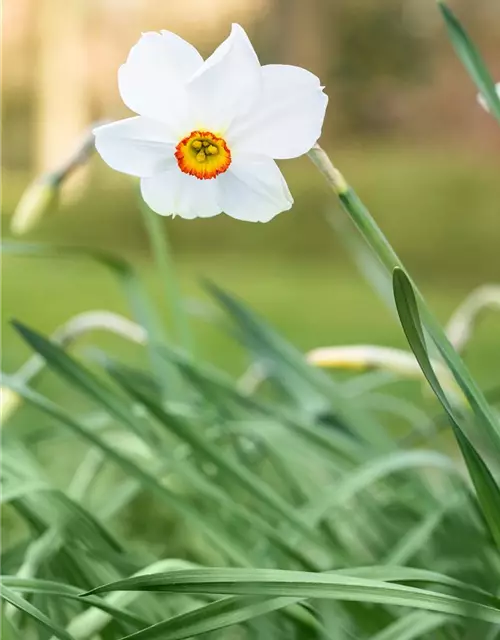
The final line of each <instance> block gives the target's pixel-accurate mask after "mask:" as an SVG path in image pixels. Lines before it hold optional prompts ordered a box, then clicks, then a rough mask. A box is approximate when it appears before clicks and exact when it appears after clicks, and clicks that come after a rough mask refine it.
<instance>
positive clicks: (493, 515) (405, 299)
mask: <svg viewBox="0 0 500 640" xmlns="http://www.w3.org/2000/svg"><path fill="white" fill-rule="evenodd" d="M393 278H394V280H393V282H394V297H395V299H396V307H397V310H398V314H399V318H400V320H401V324H402V326H403V330H404V332H405V334H406V337H407V339H408V343H409V345H410V347H411V349H412V351H413V353H414V354H415V357H416V358H417V360H418V363H419V365H420V367H421V369H422V372H423V374H424V375H425V377H426V378H427V381H428V382H429V384H430V386H431V388H432V390H433V391H434V393H435V394H436V397H437V398H438V399H439V401H440V402H441V404H442V405H443V408H444V410H445V411H446V413H447V414H448V417H449V418H450V421H451V424H452V428H453V433H454V435H455V438H456V440H457V442H458V445H459V447H460V450H461V452H462V455H463V457H464V460H465V463H466V465H467V469H468V471H469V474H470V476H471V479H472V482H473V484H474V487H475V489H476V494H477V499H478V502H479V505H480V508H481V511H482V513H483V515H484V518H485V520H486V522H487V524H488V526H489V529H490V531H491V534H492V536H493V539H494V540H495V542H496V544H497V546H500V490H499V487H498V485H497V483H496V481H495V479H494V477H493V475H492V474H491V472H490V470H489V469H488V467H487V465H486V464H485V462H484V461H483V459H482V458H481V456H480V455H479V453H478V452H477V450H476V449H475V447H474V446H473V444H472V443H471V441H470V440H469V437H468V435H467V423H464V419H463V416H462V414H461V413H459V412H458V411H457V409H456V408H455V407H454V406H452V405H451V404H450V402H449V401H448V398H447V397H446V394H445V393H444V391H443V389H442V387H441V385H440V383H439V380H438V379H437V376H436V374H435V373H434V370H433V368H432V364H431V361H430V358H429V355H428V353H427V348H426V345H425V338H424V332H423V328H422V324H421V322H420V314H419V310H418V306H417V301H416V298H415V294H414V292H413V287H412V285H411V282H410V280H409V278H408V276H407V275H406V274H405V273H404V271H403V270H402V269H395V270H394V276H393Z"/></svg>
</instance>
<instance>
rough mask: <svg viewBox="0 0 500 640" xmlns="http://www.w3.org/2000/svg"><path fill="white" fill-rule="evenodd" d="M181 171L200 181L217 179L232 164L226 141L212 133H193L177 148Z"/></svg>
mask: <svg viewBox="0 0 500 640" xmlns="http://www.w3.org/2000/svg"><path fill="white" fill-rule="evenodd" d="M175 157H176V158H177V164H178V165H179V169H180V170H181V171H182V172H184V173H188V174H189V175H190V176H195V177H196V178H198V179H199V180H210V179H211V178H216V177H217V176H218V175H219V174H220V173H224V171H227V169H228V167H229V165H230V164H231V151H230V150H229V148H228V146H227V144H226V141H225V140H224V139H223V138H219V136H216V135H214V134H213V133H211V132H210V131H193V132H191V133H190V134H189V135H188V136H186V137H185V138H183V139H182V140H181V141H180V142H179V144H178V145H177V146H176V148H175Z"/></svg>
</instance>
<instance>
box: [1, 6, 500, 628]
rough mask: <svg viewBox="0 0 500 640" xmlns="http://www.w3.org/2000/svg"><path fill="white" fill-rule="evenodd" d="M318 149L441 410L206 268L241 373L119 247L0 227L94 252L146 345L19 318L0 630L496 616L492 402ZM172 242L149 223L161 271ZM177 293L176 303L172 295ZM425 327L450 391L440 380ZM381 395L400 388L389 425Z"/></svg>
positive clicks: (439, 621)
mask: <svg viewBox="0 0 500 640" xmlns="http://www.w3.org/2000/svg"><path fill="white" fill-rule="evenodd" d="M450 16H451V14H449V13H446V12H445V17H446V18H447V20H451V18H450ZM453 20H456V19H455V18H453ZM450 24H452V27H453V29H455V34H456V33H460V34H461V33H462V31H459V29H458V27H457V24H456V23H455V22H453V23H450ZM461 37H462V36H461ZM464 42H466V44H467V43H468V41H465V40H464V39H463V37H462V39H461V40H460V43H461V46H462V45H463V43H464ZM469 49H470V48H469ZM474 60H475V61H476V62H477V58H474ZM476 72H477V65H476V66H475V67H474V69H472V73H473V75H474V73H476ZM318 158H319V159H318ZM316 160H317V164H318V166H320V168H321V170H322V171H323V173H325V175H326V176H327V178H329V179H330V181H331V182H332V187H333V188H334V190H335V191H336V193H337V194H338V195H339V198H340V201H341V203H342V205H343V207H344V209H345V211H346V213H347V214H348V215H349V217H350V218H351V220H352V222H354V224H355V225H356V226H357V227H358V229H359V231H360V232H361V235H362V236H363V238H364V241H366V245H365V244H363V243H361V242H360V239H359V238H358V237H356V238H355V239H354V237H353V236H352V229H351V227H350V226H348V227H345V228H344V227H342V231H341V233H342V237H343V239H344V240H345V241H346V245H347V246H348V247H349V248H350V249H351V250H352V251H353V253H354V254H355V260H356V261H357V264H358V266H360V268H361V270H362V271H363V272H364V273H365V275H366V276H367V277H368V280H369V281H370V282H371V284H372V285H373V286H374V288H375V289H377V291H378V292H379V294H380V295H381V297H382V298H383V300H384V302H386V303H387V302H388V300H387V291H388V289H387V284H388V283H389V279H390V277H391V276H392V284H393V290H394V298H395V302H396V309H397V312H398V315H399V319H400V322H401V325H402V327H403V330H404V333H405V335H406V337H407V340H408V343H409V344H410V347H411V349H412V351H413V353H414V354H415V357H416V359H417V362H418V363H419V365H420V368H421V370H422V373H423V376H424V377H425V378H426V379H427V381H428V383H429V385H430V387H431V389H432V391H433V393H434V395H435V396H436V398H437V400H438V402H439V406H440V407H441V410H442V411H444V414H443V413H437V414H436V408H435V406H432V407H431V410H430V411H429V410H428V408H427V410H422V408H421V407H416V406H414V404H413V403H412V402H411V400H408V399H403V400H402V399H401V398H399V397H398V396H397V395H396V394H395V392H396V393H397V389H398V388H397V387H395V388H393V387H389V386H388V378H387V376H384V374H383V373H381V372H377V373H375V374H373V373H372V374H364V375H363V374H356V375H354V377H351V378H348V379H347V380H346V379H345V378H343V377H341V376H330V375H327V374H326V373H324V372H323V371H320V370H318V369H313V368H312V367H311V366H310V365H309V364H307V362H306V361H305V359H304V357H303V355H302V353H301V352H300V351H299V350H298V349H297V348H295V347H294V346H293V345H292V344H290V343H289V342H288V341H287V340H286V339H285V338H284V337H283V336H281V335H280V334H279V333H278V332H277V331H276V330H275V329H273V328H272V327H271V326H270V325H269V324H268V323H267V322H266V321H265V320H263V319H262V318H261V317H260V316H259V315H258V314H256V313H255V312H254V311H252V310H250V309H249V308H248V307H247V306H246V305H245V304H244V303H243V302H241V300H239V299H238V298H237V297H235V296H233V295H232V294H230V293H228V292H227V291H225V290H223V289H221V288H219V287H217V286H216V285H214V284H212V283H209V284H207V285H206V288H207V290H208V294H209V295H210V296H211V298H212V300H213V301H215V303H216V304H217V305H218V306H219V307H220V309H221V311H222V314H223V317H224V319H225V320H227V321H229V323H230V326H231V330H230V335H231V336H232V337H233V338H234V337H236V339H237V340H238V342H239V343H240V344H241V345H242V347H243V349H244V351H245V353H246V356H247V359H248V361H250V362H251V364H252V369H251V371H252V372H253V374H254V379H253V380H252V379H251V377H249V376H246V377H245V378H244V379H243V380H242V379H239V380H238V379H236V378H234V377H232V376H231V375H229V374H228V373H227V372H225V371H223V370H220V369H218V368H217V367H215V366H214V365H213V364H212V363H211V362H208V361H206V360H205V359H204V358H203V357H201V356H199V355H197V356H194V355H193V353H192V351H191V350H189V351H188V350H186V349H185V344H184V345H183V348H182V349H177V348H175V347H174V346H173V345H172V344H170V343H168V342H167V341H166V338H165V334H164V332H163V330H162V327H161V326H160V322H159V320H158V317H159V314H157V312H156V309H155V308H154V306H153V305H152V304H151V302H150V300H149V297H148V296H147V295H146V292H145V289H144V285H143V283H142V281H141V279H140V277H139V276H138V274H137V273H136V271H135V270H134V269H133V268H132V267H131V266H130V265H129V264H128V263H127V262H125V261H123V260H117V259H115V258H114V257H113V256H110V255H108V254H107V253H103V252H100V251H96V250H82V249H71V248H67V249H60V248H59V249H58V248H56V247H54V246H48V245H46V246H40V245H21V244H14V245H7V250H8V251H10V252H11V253H16V252H17V253H22V254H29V255H37V254H44V255H56V256H58V257H61V255H62V256H66V257H73V258H76V259H80V260H81V259H82V258H83V259H84V260H89V259H90V260H91V261H92V262H97V264H98V265H99V266H100V267H102V266H105V267H106V268H107V269H109V270H110V271H111V273H113V274H114V276H115V277H116V278H117V280H118V282H119V283H120V284H121V285H122V288H123V292H124V294H125V297H126V298H127V301H128V303H129V305H130V309H131V310H132V313H133V314H134V318H135V319H136V320H137V322H138V323H139V324H140V327H141V329H142V332H141V335H145V336H146V338H145V339H144V340H142V341H141V346H140V347H137V348H138V349H139V350H140V351H141V353H142V352H144V354H143V356H144V357H143V358H142V359H141V362H142V364H141V365H138V364H137V363H136V364H134V366H131V365H130V363H128V362H125V361H124V360H125V358H120V359H118V358H115V357H112V356H111V355H110V354H109V353H106V352H103V351H102V350H100V349H98V348H96V347H95V346H94V348H91V349H87V350H86V351H85V352H83V353H82V354H80V355H79V356H78V357H77V356H74V355H70V354H69V353H68V352H67V350H65V349H64V348H63V346H62V345H61V344H59V343H58V342H57V341H56V340H54V339H49V338H47V337H45V336H43V335H42V334H41V333H39V332H38V331H35V330H33V329H31V328H29V327H27V326H26V325H25V324H23V323H20V322H15V323H14V327H15V329H16V331H17V332H18V334H19V335H20V336H21V337H22V338H23V340H24V341H25V342H26V343H27V345H29V347H30V348H31V350H33V352H35V354H37V356H38V358H41V359H42V365H40V360H37V363H38V364H37V368H36V371H37V373H38V377H37V378H36V379H35V378H34V376H31V378H33V380H32V382H30V376H27V375H26V372H24V373H23V371H21V373H17V374H13V375H3V377H2V388H3V390H5V389H8V390H10V392H11V393H12V394H14V395H13V396H11V398H15V399H16V401H17V405H16V406H15V407H14V410H17V411H19V412H26V418H27V422H28V425H29V428H27V429H26V428H25V429H22V430H18V429H15V428H13V427H14V422H13V421H11V420H10V419H9V417H8V416H7V420H6V423H5V427H4V432H3V461H2V462H3V465H2V480H3V485H4V486H3V494H2V504H3V506H4V509H5V513H6V514H8V515H9V516H10V517H12V518H15V519H16V521H17V522H18V523H19V524H20V531H21V533H20V534H19V535H18V536H17V537H16V538H15V540H14V541H13V542H12V543H11V544H9V545H7V546H5V547H4V549H3V551H2V565H3V571H4V572H5V574H6V575H5V576H3V578H2V583H1V590H0V597H1V598H2V599H3V600H4V602H5V606H4V608H3V612H2V616H3V618H2V626H3V630H4V632H5V634H6V637H8V638H10V637H12V638H20V637H22V638H23V639H25V640H32V639H33V640H36V639H37V638H39V639H40V640H45V639H46V638H47V639H49V638H59V639H61V640H96V639H98V640H124V639H125V638H129V639H132V638H134V639H135V640H154V639H156V638H158V640H160V639H162V640H166V639H169V640H175V639H176V640H180V639H181V638H188V637H196V636H204V637H217V638H221V639H222V640H225V639H227V640H233V639H236V638H248V639H252V638H261V637H264V638H281V637H283V638H297V639H298V640H299V639H302V638H304V639H305V638H318V639H319V638H332V639H334V638H335V639H336V640H344V639H345V640H348V639H349V638H353V637H355V638H367V639H368V638H371V639H372V640H411V639H413V638H424V637H425V638H436V640H455V639H456V638H458V637H471V638H472V637H480V638H491V639H492V640H493V638H495V637H497V636H498V629H499V625H500V598H499V596H498V580H499V578H500V557H499V554H498V551H499V549H498V546H499V544H500V493H499V488H498V484H497V476H498V471H499V464H498V460H499V458H498V456H499V449H500V444H499V442H500V426H499V417H498V412H497V409H496V407H495V406H494V405H492V404H490V403H489V402H488V399H487V396H486V394H485V393H484V392H483V390H482V388H481V387H480V386H479V385H478V383H477V382H476V381H475V380H474V379H473V378H472V376H471V374H470V373H469V370H468V368H467V367H466V365H465V363H464V362H463V360H462V359H461V357H460V355H459V354H458V353H456V352H455V350H454V349H453V346H452V345H451V344H450V341H449V340H448V338H447V336H446V334H445V333H444V332H443V330H442V329H441V327H440V325H439V324H438V323H437V321H436V320H435V319H434V317H433V315H432V314H431V312H430V310H429V308H428V306H427V304H426V302H425V300H424V299H423V296H422V295H421V294H420V293H419V292H418V290H417V289H416V288H415V286H414V284H413V283H412V281H411V280H410V278H409V277H408V276H407V275H406V272H405V271H404V270H403V268H402V266H401V263H400V261H399V258H398V256H397V255H396V253H395V252H394V250H393V249H392V247H391V245H390V244H389V242H388V241H387V239H386V237H385V236H384V234H383V233H382V231H381V230H380V228H379V227H378V225H377V223H376V222H375V219H374V218H372V216H371V215H370V213H369V212H368V210H367V209H366V207H365V206H364V204H363V203H362V201H361V200H360V199H359V197H358V196H357V195H356V193H355V192H354V190H353V189H352V188H351V187H349V186H347V185H344V184H343V183H342V182H341V186H340V187H339V183H338V182H337V183H335V175H338V174H334V173H332V171H331V169H332V168H331V167H330V166H329V165H328V164H327V163H326V161H325V159H324V158H323V159H322V160H321V156H320V155H318V156H317V157H316ZM322 163H323V164H322ZM157 232H158V230H157V229H156V228H154V229H153V235H154V234H155V233H157ZM166 250H167V247H166V245H162V243H160V242H158V243H157V245H156V251H157V259H158V262H159V264H160V265H161V267H162V270H163V271H162V276H163V277H164V278H165V279H166V280H167V281H168V279H169V278H172V277H173V274H172V272H171V269H170V265H169V260H168V255H167V253H166ZM370 251H371V252H372V254H370ZM374 257H375V258H376V259H377V260H378V263H379V264H380V265H381V266H380V267H379V270H377V273H376V274H375V275H374V273H373V272H372V269H371V266H370V265H373V264H374V263H373V258H374ZM378 263H377V264H378ZM382 267H383V268H382ZM384 269H385V271H384ZM170 303H171V306H174V307H176V309H175V311H176V312H177V319H178V320H182V318H183V317H184V315H183V314H184V313H185V308H184V305H183V303H182V300H181V298H180V297H178V296H177V295H176V296H174V297H172V299H171V300H170ZM313 311H315V310H313ZM143 343H144V344H143ZM432 345H433V346H432ZM431 348H432V349H434V348H435V350H436V351H437V353H438V354H439V355H440V357H441V358H442V361H443V364H444V365H446V366H447V367H448V369H449V371H450V374H451V375H452V376H453V379H454V380H455V381H456V383H457V388H458V389H460V395H459V394H458V393H455V394H453V395H450V392H449V389H448V387H447V389H446V391H445V389H444V386H443V385H442V384H441V381H440V380H439V379H438V377H437V375H436V372H435V370H434V368H433V364H432V363H433V362H434V361H435V357H436V356H435V353H434V351H432V358H431V353H430V349H431ZM48 372H50V375H52V376H54V377H55V378H56V379H57V380H58V382H59V384H60V385H62V386H63V388H64V389H65V392H64V393H63V394H60V397H61V401H60V402H55V401H54V400H53V399H51V398H49V397H47V396H46V395H45V394H43V393H41V392H40V391H39V390H37V389H35V385H38V384H39V378H42V379H43V377H44V376H45V375H46V374H47V373H48ZM255 376H257V379H255ZM249 379H250V382H251V383H252V384H249ZM258 383H259V384H258ZM394 389H395V391H394ZM75 399H78V401H80V400H81V401H83V402H84V406H86V407H91V412H90V413H86V412H81V411H79V410H78V406H79V405H78V404H77V401H76V400H75ZM380 406H383V407H385V408H386V409H387V408H388V407H391V408H392V410H393V411H394V415H396V416H397V417H398V429H394V428H393V426H392V425H391V424H389V423H388V421H387V420H386V419H385V418H386V416H385V415H384V413H382V412H380V411H379V410H378V409H377V408H378V407H380ZM395 407H397V408H398V409H397V411H395ZM41 416H43V417H44V421H41V420H40V418H41ZM401 416H403V417H404V418H405V419H406V425H409V428H408V426H406V432H405V433H403V432H402V431H403V430H402V428H401V427H402V425H401ZM443 417H445V418H446V419H447V420H448V421H449V423H450V424H451V434H452V435H453V436H454V438H455V440H456V442H457V444H458V448H459V451H460V452H461V454H462V456H463V459H464V461H465V467H466V468H464V467H463V466H462V465H461V463H460V461H459V460H458V459H457V456H456V453H457V450H456V449H454V448H452V440H451V439H450V438H447V439H442V440H441V442H439V441H438V440H437V436H439V435H442V431H443ZM415 441H418V442H419V443H420V447H419V448H415V447H414V446H412V445H411V442H415ZM43 451H44V452H45V454H46V453H47V451H48V452H49V454H50V456H51V457H50V460H51V462H50V464H46V463H45V462H44V459H43V456H42V452H43ZM64 457H68V458H70V464H71V465H72V467H74V468H73V469H72V473H71V476H72V477H71V479H70V481H69V482H67V481H65V480H62V479H61V477H60V476H59V474H58V470H59V467H60V465H61V463H62V462H63V458H64ZM145 506H146V507H147V508H145V509H144V511H141V510H140V509H141V508H144V507H145ZM139 513H141V514H143V515H142V516H139ZM130 518H132V519H133V520H134V525H136V526H135V527H134V528H132V530H130V528H127V521H128V519H130ZM140 518H142V519H143V520H144V522H139V519H140ZM140 524H143V525H144V526H143V529H142V530H141V529H140V527H139V526H138V525H140ZM152 540H154V543H153V542H152ZM215 633H216V634H217V635H216V636H215V635H214V634H215ZM207 634H213V635H211V636H210V635H208V636H207ZM429 634H432V635H429Z"/></svg>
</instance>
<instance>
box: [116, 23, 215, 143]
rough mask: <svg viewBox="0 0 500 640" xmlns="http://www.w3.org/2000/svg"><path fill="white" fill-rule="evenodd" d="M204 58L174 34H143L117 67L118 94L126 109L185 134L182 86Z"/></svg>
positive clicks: (186, 116) (186, 111)
mask: <svg viewBox="0 0 500 640" xmlns="http://www.w3.org/2000/svg"><path fill="white" fill-rule="evenodd" d="M202 64H203V58H202V57H201V55H200V54H199V53H198V51H196V49H195V48H194V47H193V46H192V45H190V44H189V43H188V42H186V41H185V40H183V39H182V38H179V36H176V35H175V34H174V33H171V32H169V31H162V32H161V34H160V33H154V32H149V33H144V34H143V35H142V37H141V39H140V40H139V42H138V43H137V44H136V45H135V46H134V47H132V49H131V51H130V54H129V56H128V59H127V62H126V63H125V64H123V65H122V66H121V67H120V70H119V72H118V84H119V88H120V94H121V97H122V99H123V101H124V102H125V104H126V105H127V107H129V109H132V111H135V112H136V113H138V114H140V115H143V116H148V117H149V118H153V119H155V120H159V121H160V122H165V123H167V124H169V125H170V126H171V127H172V128H173V129H174V130H175V131H176V132H177V133H178V134H179V135H180V134H181V133H185V128H186V124H187V123H186V119H187V118H188V117H189V109H188V102H187V97H186V93H185V89H184V86H185V84H186V82H187V79H188V78H189V77H191V76H192V75H193V74H194V73H195V72H196V70H197V69H198V68H199V67H200V66H201V65H202Z"/></svg>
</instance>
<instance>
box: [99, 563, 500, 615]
mask: <svg viewBox="0 0 500 640" xmlns="http://www.w3.org/2000/svg"><path fill="white" fill-rule="evenodd" d="M128 589H131V590H146V591H161V592H171V593H207V594H208V593H214V594H229V595H255V596H273V597H277V596H288V597H298V598H321V599H333V600H342V601H352V602H371V603H378V604H384V605H396V606H403V607H410V608H414V609H424V610H428V611H435V612H438V613H447V614H452V615H457V616H462V617H466V618H467V617H469V618H473V619H478V620H484V621H486V622H491V623H494V624H499V623H500V609H499V608H497V607H492V606H488V605H485V604H481V603H478V602H474V601H471V600H466V599H464V598H459V597H456V596H452V595H448V594H444V593H441V592H438V591H430V590H425V589H418V588H415V587H409V586H405V585H400V584H392V583H388V582H380V581H377V580H369V579H366V578H364V579H362V578H354V577H351V576H346V575H341V574H339V573H336V574H334V573H328V574H317V573H306V572H300V571H282V570H278V569H276V570H263V569H212V568H205V569H198V570H186V571H173V572H171V573H164V574H157V575H153V576H146V577H141V578H130V579H127V580H120V581H118V582H115V583H112V584H108V585H103V586H101V587H97V588H96V589H93V590H92V591H90V592H89V594H98V593H104V592H106V591H113V590H128Z"/></svg>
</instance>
